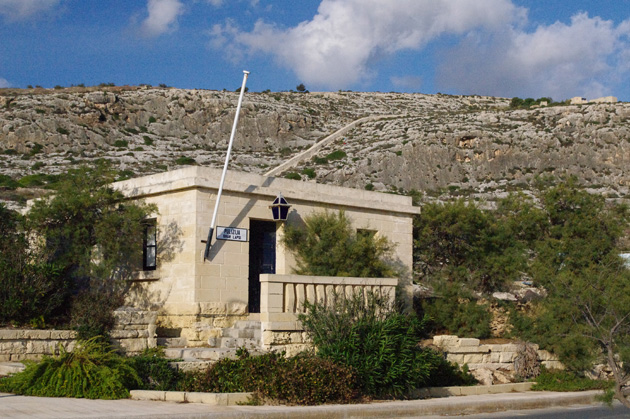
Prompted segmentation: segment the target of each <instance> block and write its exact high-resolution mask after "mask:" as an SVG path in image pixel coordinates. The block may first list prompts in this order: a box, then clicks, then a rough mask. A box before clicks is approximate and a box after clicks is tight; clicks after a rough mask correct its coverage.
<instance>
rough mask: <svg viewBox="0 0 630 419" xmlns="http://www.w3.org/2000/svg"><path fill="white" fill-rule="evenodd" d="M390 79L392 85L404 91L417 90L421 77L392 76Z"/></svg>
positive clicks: (420, 85)
mask: <svg viewBox="0 0 630 419" xmlns="http://www.w3.org/2000/svg"><path fill="white" fill-rule="evenodd" d="M390 81H391V82H392V84H393V85H394V87H396V88H398V89H402V90H406V91H414V92H419V91H420V87H422V77H419V76H400V77H398V76H392V77H391V79H390Z"/></svg>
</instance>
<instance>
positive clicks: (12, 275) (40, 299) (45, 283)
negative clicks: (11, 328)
mask: <svg viewBox="0 0 630 419" xmlns="http://www.w3.org/2000/svg"><path fill="white" fill-rule="evenodd" d="M66 293H67V284H66V283H65V281H64V280H63V278H62V277H61V275H60V271H59V269H58V267H57V266H56V265H54V264H51V263H46V261H44V260H42V255H41V253H39V252H37V251H34V250H32V249H30V248H29V243H28V232H27V231H25V229H24V217H22V216H21V215H20V214H18V213H17V212H15V211H11V210H9V209H7V208H6V207H5V206H4V205H3V204H0V323H7V322H12V323H17V324H21V323H27V322H30V323H31V324H33V325H41V324H42V323H43V321H45V320H47V319H49V318H50V317H52V316H54V315H55V314H57V313H58V312H59V310H60V309H62V303H63V301H64V296H65V295H66Z"/></svg>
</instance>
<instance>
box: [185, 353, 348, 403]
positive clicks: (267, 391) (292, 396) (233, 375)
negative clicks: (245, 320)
mask: <svg viewBox="0 0 630 419" xmlns="http://www.w3.org/2000/svg"><path fill="white" fill-rule="evenodd" d="M353 386H354V375H353V372H352V369H351V368H348V367H345V366H342V365H338V364H336V363H334V362H331V361H330V360H326V359H322V358H319V357H317V356H315V355H313V354H310V353H302V354H299V355H297V356H295V357H292V358H285V357H284V354H282V353H276V352H270V353H267V354H264V355H259V356H250V355H249V353H248V352H247V351H245V350H243V351H242V353H241V356H240V357H239V359H222V360H220V361H219V362H217V363H216V364H214V365H212V366H211V367H210V368H208V369H207V370H206V371H203V372H200V373H188V374H187V377H185V378H184V379H183V380H182V384H181V386H180V389H182V390H184V391H205V392H243V391H247V392H256V393H258V394H259V395H260V396H262V397H263V398H268V399H272V400H278V401H283V402H286V403H290V404H303V405H313V404H322V403H348V402H349V401H351V400H352V399H353V398H354V397H355V392H354V390H353Z"/></svg>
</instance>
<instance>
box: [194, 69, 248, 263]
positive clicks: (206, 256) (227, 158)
mask: <svg viewBox="0 0 630 419" xmlns="http://www.w3.org/2000/svg"><path fill="white" fill-rule="evenodd" d="M248 75H249V71H245V70H243V84H242V85H241V94H240V95H239V97H238V106H237V107H236V115H235V116H234V124H233V125H232V134H231V135H230V143H229V144H228V149H227V156H225V164H224V165H223V173H222V174H221V182H220V184H219V192H217V202H216V203H215V205H214V213H213V214H212V222H211V223H210V231H208V240H206V251H205V252H204V254H203V260H204V262H205V261H206V259H209V258H210V244H211V242H212V234H213V232H214V227H215V225H216V224H215V223H216V221H217V213H218V212H219V202H220V201H221V194H222V193H223V183H224V182H225V174H226V173H227V168H228V162H229V161H230V153H231V152H232V143H233V142H234V136H235V135H236V126H237V125H238V116H239V113H240V111H241V104H242V103H243V94H244V93H245V83H246V82H247V76H248Z"/></svg>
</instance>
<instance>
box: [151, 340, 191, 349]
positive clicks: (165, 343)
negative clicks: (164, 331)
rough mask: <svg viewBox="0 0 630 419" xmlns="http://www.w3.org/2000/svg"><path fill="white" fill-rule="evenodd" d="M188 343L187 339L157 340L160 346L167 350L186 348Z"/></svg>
mask: <svg viewBox="0 0 630 419" xmlns="http://www.w3.org/2000/svg"><path fill="white" fill-rule="evenodd" d="M187 343H188V339H186V338H157V344H158V346H165V347H167V348H172V347H184V346H186V344H187Z"/></svg>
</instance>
